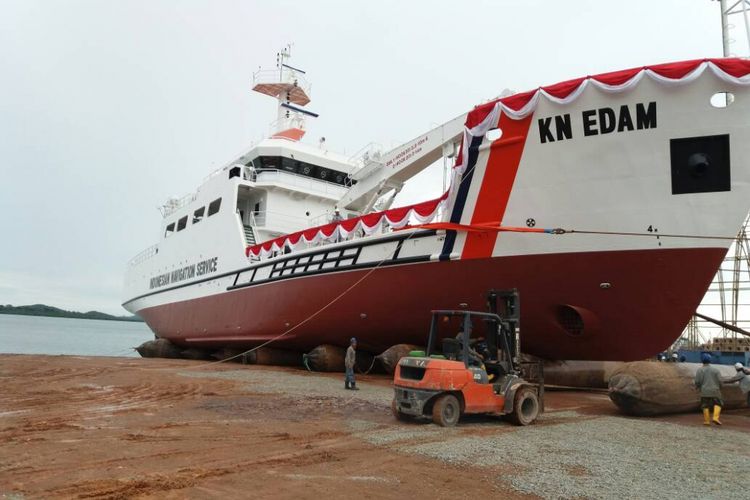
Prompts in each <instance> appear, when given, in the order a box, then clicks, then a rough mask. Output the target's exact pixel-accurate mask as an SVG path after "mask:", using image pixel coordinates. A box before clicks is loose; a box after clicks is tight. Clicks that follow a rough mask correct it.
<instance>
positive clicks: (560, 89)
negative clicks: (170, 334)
mask: <svg viewBox="0 0 750 500" xmlns="http://www.w3.org/2000/svg"><path fill="white" fill-rule="evenodd" d="M705 71H711V72H712V73H713V74H714V75H715V76H716V77H717V78H719V79H720V80H722V81H724V82H726V83H727V84H729V85H730V86H731V85H741V86H746V85H750V60H747V59H739V58H725V59H695V60H691V61H682V62H676V63H669V64H658V65H654V66H642V67H639V68H632V69H626V70H622V71H614V72H611V73H602V74H599V75H593V76H586V77H582V78H577V79H575V80H568V81H565V82H560V83H557V84H555V85H549V86H546V87H539V88H538V89H535V90H531V91H528V92H522V93H519V94H514V95H512V96H508V97H503V98H500V99H497V100H494V101H490V102H487V103H485V104H482V105H480V106H477V107H476V108H474V109H473V110H472V111H471V112H469V114H468V115H467V118H466V125H465V127H464V137H463V143H462V146H461V150H460V151H459V154H458V158H457V161H456V165H455V166H454V167H453V172H452V175H451V183H450V187H449V189H448V191H447V192H446V193H444V194H443V195H442V196H441V197H440V198H436V199H434V200H430V201H426V202H423V203H418V204H416V205H410V206H407V207H401V208H393V209H391V210H385V211H382V212H374V213H370V214H367V215H363V216H360V217H355V218H352V219H346V220H342V221H338V222H332V223H330V224H326V225H324V226H319V227H314V228H310V229H306V230H304V231H298V232H296V233H292V234H288V235H285V236H280V237H278V238H276V239H273V240H270V241H266V242H263V243H260V244H257V245H253V246H250V247H248V248H247V249H246V254H247V256H248V257H249V256H251V255H253V256H255V257H263V258H265V257H267V256H269V255H271V254H273V253H274V252H283V251H284V249H285V248H290V249H292V250H293V249H295V248H296V247H297V246H298V245H299V244H300V243H305V244H316V243H319V242H321V241H323V240H329V241H330V240H333V241H335V240H339V239H344V238H347V237H348V236H349V235H350V234H351V233H353V232H356V231H360V230H361V231H362V232H363V233H364V234H365V235H368V236H369V235H371V234H373V233H375V232H376V231H377V230H378V229H379V228H380V227H381V225H382V224H383V223H387V224H388V225H390V226H391V228H393V229H401V228H403V227H404V226H406V225H408V224H409V222H410V221H411V220H415V221H416V222H418V223H419V224H426V223H429V222H431V221H432V220H433V219H434V218H435V216H436V215H437V214H438V212H439V211H440V209H441V208H447V207H446V205H449V204H450V201H451V200H452V199H453V195H454V194H455V190H456V188H457V187H458V182H460V178H461V175H462V174H463V173H464V170H465V169H466V162H465V161H464V157H465V155H464V154H463V153H464V148H465V145H466V144H470V143H471V139H472V138H473V137H479V136H483V135H485V134H486V133H487V131H489V130H490V129H492V128H494V127H496V126H497V124H498V122H499V121H500V116H501V115H502V114H505V115H506V116H508V117H510V118H512V119H514V120H520V119H523V118H525V117H527V116H528V115H529V114H531V113H533V112H534V110H535V109H536V107H537V104H538V103H539V99H542V98H544V99H548V100H550V101H553V102H555V103H558V104H570V103H572V102H573V101H575V100H576V99H577V98H578V97H579V96H580V95H581V94H582V93H583V91H584V90H585V89H586V87H587V86H588V85H593V86H595V87H597V88H598V89H600V90H603V91H604V92H610V93H620V92H627V91H628V90H631V89H633V88H634V87H635V86H636V85H638V83H639V82H640V81H641V80H642V79H643V78H646V77H648V78H651V79H653V80H654V81H656V82H659V83H660V84H663V85H668V86H679V85H686V84H689V83H691V82H692V81H694V80H695V79H697V78H698V77H699V76H701V75H702V74H703V73H704V72H705ZM730 90H731V87H730V88H727V91H730Z"/></svg>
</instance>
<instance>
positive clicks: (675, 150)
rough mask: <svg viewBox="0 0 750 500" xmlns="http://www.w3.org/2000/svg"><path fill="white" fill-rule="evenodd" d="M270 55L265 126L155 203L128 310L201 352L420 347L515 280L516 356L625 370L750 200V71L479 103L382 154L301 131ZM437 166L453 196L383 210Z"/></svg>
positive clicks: (741, 65) (662, 330)
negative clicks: (435, 312)
mask: <svg viewBox="0 0 750 500" xmlns="http://www.w3.org/2000/svg"><path fill="white" fill-rule="evenodd" d="M287 56H288V54H286V53H284V52H282V53H281V54H280V58H279V62H278V64H277V68H276V69H274V70H272V71H271V72H264V71H260V72H259V73H257V74H256V75H255V76H254V82H253V90H255V91H257V92H260V93H262V94H265V95H268V96H271V97H275V98H276V99H277V100H278V118H277V120H276V122H275V123H274V132H273V133H272V135H271V136H270V137H269V138H268V139H265V140H263V141H262V142H260V143H258V144H257V145H255V146H253V147H252V148H250V149H249V150H248V151H247V152H246V153H245V154H243V155H242V156H240V157H238V158H235V159H233V160H232V161H230V162H228V163H227V164H226V165H225V166H223V167H222V168H220V169H218V170H217V171H215V172H213V173H212V174H211V175H210V176H209V177H208V178H206V179H205V180H204V182H203V183H202V184H201V185H200V187H199V188H198V190H197V191H196V192H195V193H192V194H190V195H188V196H186V197H184V198H182V199H180V200H175V199H172V200H170V201H169V202H168V203H167V205H165V206H164V208H163V211H162V213H163V220H162V223H161V228H160V234H159V241H158V243H156V245H154V246H152V247H150V248H148V249H146V250H145V251H143V252H141V253H140V254H139V255H138V256H136V257H135V258H134V259H132V260H131V261H130V263H129V264H128V266H127V274H126V278H125V302H124V304H123V305H124V307H125V308H126V309H127V310H128V311H131V312H133V313H137V314H138V315H140V316H141V317H142V318H143V319H144V320H145V321H146V323H147V324H148V325H149V327H150V328H151V329H152V330H153V331H154V332H155V334H156V335H157V336H158V337H163V338H166V339H169V340H170V341H172V342H174V343H176V344H178V345H181V346H190V347H199V348H217V347H226V346H232V347H237V348H249V347H252V346H257V345H259V344H261V343H263V342H266V341H268V340H270V339H276V340H275V341H274V343H273V346H274V347H276V348H282V349H290V350H298V351H301V350H308V349H311V348H313V347H315V346H317V345H321V344H334V345H346V344H347V343H348V339H349V337H351V336H356V337H357V338H358V340H359V345H360V348H361V349H364V350H367V351H371V352H380V351H382V350H384V349H386V348H388V347H389V346H392V345H394V344H403V343H409V344H418V345H419V344H421V343H422V342H424V338H425V333H426V332H427V329H428V327H429V318H430V314H429V312H430V310H431V309H456V308H459V307H465V308H467V309H472V310H484V309H485V307H486V302H485V301H486V293H487V291H488V290H490V289H496V290H497V289H511V288H517V289H518V290H519V292H520V296H521V318H522V323H521V324H522V329H523V339H524V351H525V352H527V353H529V354H533V355H537V356H540V357H543V358H550V359H593V360H635V359H642V358H644V357H646V356H649V355H652V354H653V353H656V352H658V351H660V350H662V349H664V348H665V347H666V346H668V345H669V344H670V343H671V342H672V341H674V339H675V338H677V337H678V336H679V334H680V332H681V331H682V330H683V328H684V327H685V325H686V324H687V322H688V320H689V318H690V316H691V314H692V313H693V312H694V311H695V309H696V307H697V305H698V304H699V302H700V301H701V299H702V297H703V295H704V293H705V292H706V289H707V287H708V285H709V283H710V281H711V279H712V277H713V276H714V274H715V273H716V271H717V269H718V267H719V265H720V263H721V261H722V259H723V258H724V255H725V254H726V252H727V249H728V247H729V246H730V244H731V243H732V238H733V237H734V236H735V235H736V233H737V231H738V229H739V228H740V226H741V225H742V222H743V220H744V218H745V216H746V215H747V213H748V209H750V119H749V117H750V93H749V92H748V89H749V88H750V87H749V85H750V62H748V61H744V60H739V59H702V60H693V61H685V62H678V63H671V64H662V65H655V66H646V67H640V68H634V69H628V70H624V71H618V72H614V73H606V74H600V75H596V76H588V77H583V78H578V79H575V80H569V81H565V82H562V83H559V84H556V85H551V86H547V87H540V88H538V89H536V90H532V91H529V92H524V93H518V94H514V95H510V96H507V97H503V98H499V99H496V100H493V101H491V102H487V103H484V104H481V105H479V106H477V107H476V108H474V109H473V110H471V111H470V112H468V113H467V114H466V115H463V116H460V117H458V118H456V119H454V120H451V121H449V122H447V123H446V124H444V125H442V126H440V127H437V128H435V129H433V130H430V131H428V132H427V133H425V134H423V135H420V136H418V137H416V138H415V139H414V140H412V141H410V142H408V143H406V144H404V145H402V146H400V147H399V148H396V149H394V150H393V151H389V152H385V153H383V152H381V151H378V150H376V149H374V148H369V149H366V150H364V151H363V152H362V154H361V155H359V157H358V158H356V159H350V158H345V157H342V156H340V155H336V154H334V153H332V152H330V151H329V150H328V149H327V145H326V143H325V140H324V139H321V140H320V141H319V142H316V143H315V144H306V143H304V142H302V141H301V138H302V136H303V135H304V133H305V123H304V121H305V119H306V118H307V119H309V118H311V117H315V116H317V115H316V114H315V113H313V112H312V111H310V110H309V109H308V108H306V105H307V104H308V103H309V101H310V98H309V85H308V84H307V82H306V80H305V73H304V71H302V70H300V69H298V68H295V67H293V66H291V65H289V64H288V60H287ZM441 156H442V157H445V158H447V159H448V160H449V161H450V162H451V164H452V165H453V168H452V169H451V173H450V182H449V183H447V186H448V187H447V188H446V190H445V193H444V194H443V195H442V196H440V197H439V198H436V199H433V200H428V201H425V202H423V203H419V204H416V205H411V206H406V207H397V208H391V206H390V205H391V202H392V200H393V198H394V195H395V193H397V192H398V191H399V190H400V187H401V186H402V185H403V183H404V182H406V181H407V180H408V179H410V178H411V177H413V176H414V175H415V174H416V173H418V172H419V171H421V170H423V169H424V168H426V167H427V166H428V165H430V164H433V163H435V162H436V161H438V160H440V158H441Z"/></svg>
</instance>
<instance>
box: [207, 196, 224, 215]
mask: <svg viewBox="0 0 750 500" xmlns="http://www.w3.org/2000/svg"><path fill="white" fill-rule="evenodd" d="M219 208H221V198H217V199H215V200H214V201H212V202H211V203H209V205H208V216H209V217H211V216H212V215H213V214H215V213H217V212H218V211H219Z"/></svg>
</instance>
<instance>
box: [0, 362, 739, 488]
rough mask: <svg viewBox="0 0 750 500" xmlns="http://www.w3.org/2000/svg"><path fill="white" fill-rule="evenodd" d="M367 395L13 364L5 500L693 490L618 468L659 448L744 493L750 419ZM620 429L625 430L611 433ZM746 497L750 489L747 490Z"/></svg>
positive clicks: (560, 403)
mask: <svg viewBox="0 0 750 500" xmlns="http://www.w3.org/2000/svg"><path fill="white" fill-rule="evenodd" d="M358 384H359V386H360V387H361V390H360V391H358V392H352V391H345V390H344V389H343V377H342V376H340V375H337V374H314V373H309V372H306V371H303V370H296V369H285V368H274V367H259V366H242V365H236V364H210V365H209V364H206V363H203V362H198V361H183V360H155V359H132V358H104V357H76V356H27V355H0V498H132V497H139V498H141V497H142V498H149V497H151V498H240V497H253V498H291V497H294V498H326V499H330V498H432V499H434V498H458V497H461V498H463V497H467V496H469V497H474V496H477V497H479V496H480V495H493V496H498V495H499V496H500V497H502V498H539V497H547V498H556V497H599V498H605V497H615V496H617V497H619V498H628V497H629V495H628V494H627V492H628V491H630V492H631V493H632V492H633V491H638V490H633V489H629V490H628V489H625V490H623V491H625V492H626V493H625V494H624V495H623V494H621V493H619V492H618V490H617V487H619V486H618V484H617V482H618V481H620V482H623V485H624V486H623V488H625V487H627V486H628V484H627V483H628V481H630V482H631V483H632V482H636V483H638V482H639V481H641V483H643V484H641V486H642V487H643V488H644V490H643V491H650V492H652V493H657V492H659V491H660V488H662V487H664V488H667V490H665V491H664V492H665V493H666V492H672V493H675V492H678V491H677V490H675V488H677V489H679V488H678V486H677V482H682V483H684V482H685V479H683V478H680V477H673V478H669V477H667V478H663V477H661V476H662V474H661V473H660V474H659V476H660V477H658V478H657V479H656V480H655V481H656V482H657V483H659V482H661V483H663V484H662V485H661V486H659V485H657V484H654V485H651V484H650V483H647V482H645V481H651V479H649V477H648V476H647V475H644V474H639V473H638V470H639V469H638V468H639V467H641V468H648V469H653V468H654V467H652V466H649V465H648V464H647V463H644V462H642V461H639V460H635V461H634V460H632V459H630V458H628V459H627V461H628V462H629V463H630V465H629V467H630V468H621V467H620V468H617V470H616V471H614V472H611V471H609V470H608V467H609V466H610V464H609V463H608V462H609V461H610V459H611V461H613V462H616V461H618V458H617V457H618V455H617V453H626V454H627V453H631V452H632V453H634V454H635V456H639V457H641V456H645V457H654V456H656V455H658V453H657V454H656V455H654V452H653V451H654V450H658V451H659V453H662V455H663V456H659V458H658V460H659V462H658V463H662V462H665V461H666V462H667V463H666V465H667V466H669V467H672V466H674V471H677V472H674V471H672V472H670V470H665V473H666V474H682V473H684V474H688V473H689V471H690V469H689V467H691V466H696V467H697V470H698V471H705V472H706V477H705V478H701V477H697V479H696V473H690V475H689V476H688V481H687V482H688V483H689V485H688V486H689V488H690V490H689V491H693V492H694V493H695V494H698V495H699V496H701V497H703V498H707V497H711V496H713V495H714V494H716V495H717V496H716V497H717V498H719V497H723V498H731V497H733V496H734V494H735V489H734V488H735V487H734V486H732V487H730V488H724V487H723V486H722V483H717V482H716V481H723V480H724V478H723V476H722V474H726V475H727V476H728V478H731V477H732V474H733V473H734V471H732V470H727V469H726V468H724V466H723V465H722V463H723V464H724V465H726V463H731V462H732V461H735V460H737V456H740V457H741V456H742V454H743V453H746V454H745V457H747V456H750V452H746V451H745V450H750V447H748V444H750V411H748V410H741V411H735V412H726V414H725V416H724V419H723V420H724V426H723V427H722V428H705V427H704V426H702V425H700V424H701V417H700V416H699V415H679V416H673V417H662V418H652V419H629V418H624V417H620V416H618V415H617V412H616V410H615V408H614V406H613V405H612V404H611V403H610V402H609V400H608V398H607V397H606V395H605V394H602V393H590V392H548V393H547V400H546V407H547V413H546V414H545V415H544V417H543V418H542V419H541V420H540V421H539V422H538V423H537V424H536V425H534V426H530V427H527V428H518V427H513V426H512V425H510V424H509V423H507V422H504V421H500V420H497V419H494V418H471V419H465V420H464V421H462V422H461V423H460V424H459V427H457V428H454V429H442V428H439V427H436V426H434V425H432V424H430V423H407V424H402V423H397V422H396V421H395V420H394V419H393V418H392V416H391V414H390V407H389V405H390V399H391V388H390V380H389V378H388V377H385V376H361V377H359V382H358ZM612 428H618V429H622V433H618V434H614V435H611V434H608V432H606V430H607V429H612ZM648 429H652V430H653V429H656V430H654V432H652V433H651V434H649V435H648V436H646V443H647V444H641V445H639V446H641V447H643V446H646V447H651V446H653V449H652V450H643V451H641V450H639V449H635V448H633V444H632V440H631V438H630V436H629V434H628V433H631V434H632V436H633V437H643V435H644V432H646V433H648V432H649V431H648ZM578 432H580V433H581V436H583V435H589V437H587V438H586V440H591V442H592V443H594V442H595V441H596V443H595V444H596V446H593V445H592V448H591V453H589V452H588V451H580V450H579V451H577V452H575V451H572V450H574V445H573V444H571V443H568V442H567V441H566V439H567V437H568V436H571V437H575V436H576V435H577V433H578ZM524 433H525V434H524ZM586 433H588V434H586ZM682 435H684V442H682V443H679V446H676V444H675V443H674V439H675V436H682ZM662 436H663V441H664V442H660V441H659V440H660V439H662ZM695 439H707V440H708V442H710V443H711V446H713V447H714V448H715V451H716V452H717V453H719V455H717V456H716V457H713V456H712V457H711V458H710V460H709V461H708V463H709V465H708V467H711V466H713V465H711V464H713V463H714V462H717V463H716V464H715V465H716V467H717V470H718V471H723V472H721V474H718V473H717V474H718V476H717V475H713V476H712V475H711V471H710V469H709V470H706V467H707V465H706V463H702V462H701V458H700V457H699V458H697V459H696V457H695V456H694V455H695V454H694V451H695V448H693V447H692V445H691V443H694V442H695ZM514 440H515V441H514ZM535 440H536V441H535ZM582 440H583V438H581V439H580V440H579V439H576V440H575V443H581V442H583V443H584V444H585V442H586V441H585V440H584V441H582ZM597 440H598V441H597ZM529 444H533V446H531V448H530V447H529ZM552 445H554V446H557V448H554V447H553V448H549V446H552ZM576 446H577V445H576ZM628 447H630V448H628ZM620 448H622V449H620ZM583 449H584V450H586V448H585V447H584V448H583ZM540 450H542V452H543V453H542V455H541V458H540V455H535V453H539V451H540ZM544 450H547V451H544ZM597 453H599V454H601V455H597ZM664 453H666V455H664ZM738 454H739V455H738ZM553 456H554V457H556V458H554V459H553V458H552V457H553ZM623 456H625V455H623ZM627 456H628V457H629V456H630V455H627ZM545 457H549V463H548V464H546V463H544V462H546V461H547V460H548V458H545ZM559 457H566V458H565V460H562V459H561V458H559ZM622 460H625V459H622ZM622 460H620V461H622ZM685 460H688V461H689V463H682V462H681V461H685ZM696 460H697V462H696ZM672 461H674V463H672ZM631 462H632V463H631ZM540 466H541V467H542V468H540ZM657 468H658V467H657ZM686 471H688V472H686ZM628 475H629V476H628ZM745 475H746V474H745ZM626 476H627V477H626ZM540 478H543V481H542V480H540ZM717 478H718V479H717ZM693 480H695V481H697V482H695V481H694V482H691V481H693ZM613 481H614V482H613ZM670 481H674V482H675V484H674V485H672V484H671V483H670ZM604 482H608V483H612V484H611V485H610V486H606V487H605V486H603V484H604ZM745 486H746V485H745V484H744V483H741V482H740V483H737V485H736V492H737V493H740V492H741V491H742V488H744V487H745ZM613 488H614V489H613ZM717 488H719V490H718V491H717ZM696 490H697V491H696ZM745 491H747V490H745ZM592 492H593V493H592ZM700 492H702V493H703V494H701V493H700ZM712 492H713V493H712ZM738 498H741V497H738Z"/></svg>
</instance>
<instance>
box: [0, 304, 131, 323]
mask: <svg viewBox="0 0 750 500" xmlns="http://www.w3.org/2000/svg"><path fill="white" fill-rule="evenodd" d="M0 314H21V315H24V316H51V317H54V318H80V319H106V320H110V321H143V320H142V319H141V318H139V317H138V316H113V315H111V314H105V313H103V312H99V311H89V312H85V313H82V312H77V311H66V310H64V309H58V308H57V307H52V306H46V305H44V304H34V305H32V306H12V305H10V304H8V305H4V306H3V305H0Z"/></svg>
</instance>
